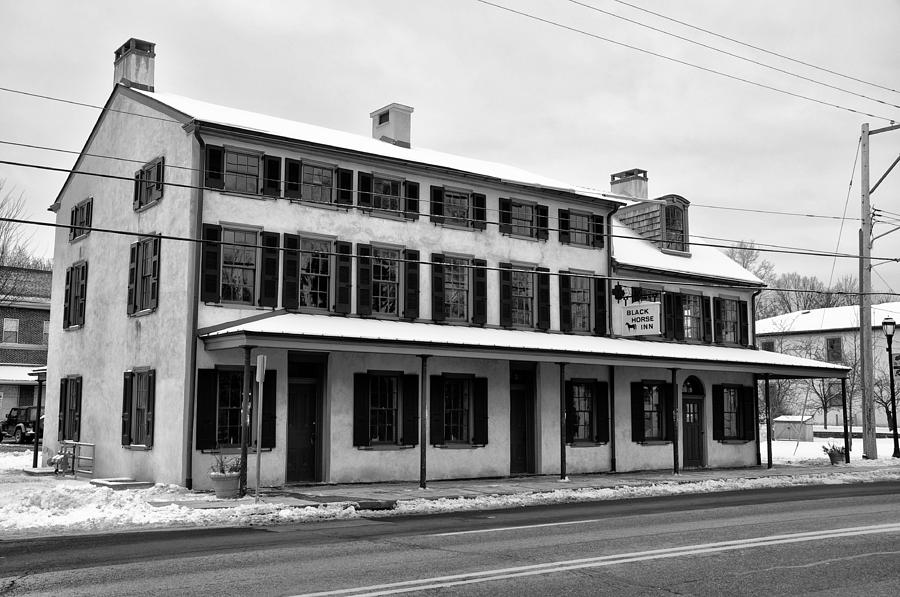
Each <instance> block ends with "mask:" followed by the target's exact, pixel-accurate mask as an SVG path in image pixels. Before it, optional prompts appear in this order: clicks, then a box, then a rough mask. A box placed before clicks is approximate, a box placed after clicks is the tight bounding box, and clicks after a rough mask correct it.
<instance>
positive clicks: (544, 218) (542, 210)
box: [534, 205, 550, 240]
mask: <svg viewBox="0 0 900 597" xmlns="http://www.w3.org/2000/svg"><path fill="white" fill-rule="evenodd" d="M534 213H535V220H536V226H537V231H536V234H535V236H536V237H537V239H538V240H547V239H548V238H549V237H550V232H549V230H548V228H549V224H548V220H549V218H548V215H549V214H548V211H547V206H546V205H535V207H534Z"/></svg>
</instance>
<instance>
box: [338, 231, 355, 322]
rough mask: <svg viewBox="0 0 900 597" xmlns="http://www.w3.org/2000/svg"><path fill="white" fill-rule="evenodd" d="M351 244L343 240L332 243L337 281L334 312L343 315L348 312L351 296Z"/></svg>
mask: <svg viewBox="0 0 900 597" xmlns="http://www.w3.org/2000/svg"><path fill="white" fill-rule="evenodd" d="M352 247H353V245H351V244H350V243H348V242H345V241H337V242H336V243H334V251H335V253H337V260H336V261H337V267H336V268H335V269H336V270H337V283H336V288H337V290H336V292H335V301H334V312H335V313H342V314H344V315H346V314H348V313H350V305H351V301H352V298H351V297H352V296H353V248H352Z"/></svg>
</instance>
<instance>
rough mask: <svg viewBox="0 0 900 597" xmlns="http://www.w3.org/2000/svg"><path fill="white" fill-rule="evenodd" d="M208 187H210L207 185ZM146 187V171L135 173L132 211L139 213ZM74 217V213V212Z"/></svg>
mask: <svg viewBox="0 0 900 597" xmlns="http://www.w3.org/2000/svg"><path fill="white" fill-rule="evenodd" d="M207 186H208V185H207ZM143 187H144V171H143V170H138V171H137V172H135V173H134V195H133V196H132V198H131V209H133V210H135V211H137V210H138V209H140V207H141V191H142V190H143ZM76 209H77V208H76ZM72 213H73V215H74V213H75V212H74V211H73V212H72Z"/></svg>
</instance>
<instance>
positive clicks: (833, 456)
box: [822, 443, 845, 464]
mask: <svg viewBox="0 0 900 597" xmlns="http://www.w3.org/2000/svg"><path fill="white" fill-rule="evenodd" d="M822 451H823V452H825V453H826V454H828V458H829V460H831V464H841V463H842V462H844V455H845V452H844V446H836V445H835V444H832V443H829V444H828V445H827V446H822Z"/></svg>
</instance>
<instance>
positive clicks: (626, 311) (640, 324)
mask: <svg viewBox="0 0 900 597" xmlns="http://www.w3.org/2000/svg"><path fill="white" fill-rule="evenodd" d="M659 312H660V307H659V303H658V302H656V303H649V302H648V303H632V304H630V305H625V306H623V307H620V308H619V314H620V323H621V325H620V326H619V330H618V333H619V335H620V336H653V335H657V336H658V335H659V334H660V331H661V330H662V326H661V325H660V323H659Z"/></svg>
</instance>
